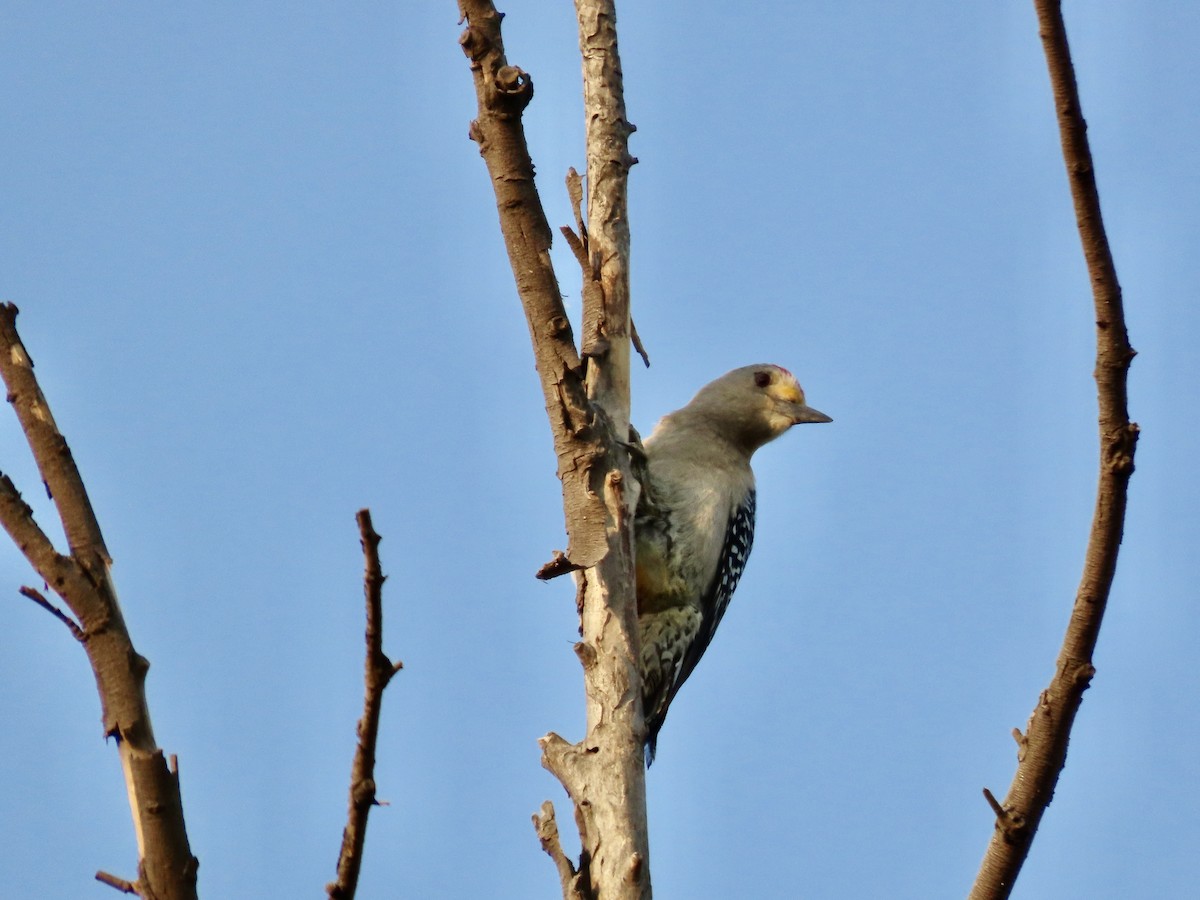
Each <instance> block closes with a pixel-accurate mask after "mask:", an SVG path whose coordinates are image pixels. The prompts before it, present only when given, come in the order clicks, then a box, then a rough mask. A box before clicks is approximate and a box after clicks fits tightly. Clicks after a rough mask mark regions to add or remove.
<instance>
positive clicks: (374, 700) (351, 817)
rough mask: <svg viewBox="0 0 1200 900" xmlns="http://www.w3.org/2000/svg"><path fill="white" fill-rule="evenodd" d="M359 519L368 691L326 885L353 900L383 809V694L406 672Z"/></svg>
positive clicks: (365, 517)
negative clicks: (389, 646) (379, 790)
mask: <svg viewBox="0 0 1200 900" xmlns="http://www.w3.org/2000/svg"><path fill="white" fill-rule="evenodd" d="M357 520H358V531H359V535H360V537H361V539H362V548H363V560H364V569H365V571H364V573H363V593H364V594H365V595H366V601H367V631H366V646H367V649H366V661H365V663H364V672H365V674H364V682H365V687H364V692H363V694H364V696H363V714H362V718H361V719H359V720H358V729H357V733H358V745H357V746H356V747H355V749H354V763H353V764H352V766H351V769H350V806H349V811H348V812H347V814H346V827H345V829H344V830H343V831H342V849H341V853H340V854H339V856H338V865H337V881H334V882H330V883H329V884H327V885H326V886H325V891H326V893H327V894H328V896H329V897H330V898H331V900H350V898H352V897H353V896H354V893H355V891H357V890H358V875H359V872H360V871H361V869H362V859H363V846H364V844H365V842H366V839H367V817H368V816H369V815H370V814H371V807H373V806H380V805H382V804H380V803H379V801H378V800H377V799H376V798H375V746H376V743H377V741H378V739H379V716H380V710H381V709H382V706H383V692H384V690H385V689H386V688H387V686H388V683H389V682H390V681H391V680H392V677H393V676H394V675H395V674H396V673H397V672H399V671H400V670H401V669H402V668H404V664H403V663H401V662H399V661H397V662H392V661H391V660H390V659H388V657H387V656H386V655H385V654H384V652H383V582H384V581H385V580H386V576H385V575H384V574H383V569H382V567H381V566H380V563H379V541H380V537H379V535H378V534H376V533H375V529H374V527H373V526H372V525H371V511H370V510H367V509H361V510H359V511H358V515H357Z"/></svg>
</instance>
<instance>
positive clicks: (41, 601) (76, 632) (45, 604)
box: [20, 585, 87, 643]
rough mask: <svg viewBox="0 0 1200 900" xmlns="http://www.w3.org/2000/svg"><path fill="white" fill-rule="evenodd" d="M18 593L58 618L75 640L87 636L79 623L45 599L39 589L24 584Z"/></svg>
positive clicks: (80, 640)
mask: <svg viewBox="0 0 1200 900" xmlns="http://www.w3.org/2000/svg"><path fill="white" fill-rule="evenodd" d="M20 593H21V595H22V596H24V597H28V598H29V599H30V600H32V601H33V602H34V603H36V604H37V605H38V606H40V607H41V608H42V609H44V610H46V612H48V613H50V615H52V616H54V618H56V619H58V621H60V622H62V623H63V624H64V625H66V626H67V630H68V631H70V632H71V636H72V637H73V638H75V640H77V641H79V642H80V643H82V642H83V641H84V640H85V639H86V638H87V635H85V634H84V633H83V629H82V628H80V627H79V624H78V623H77V622H76V621H75V620H74V619H72V618H71V617H70V616H68V615H67V614H66V613H65V612H63V611H62V610H61V609H59V608H58V607H57V606H55V605H54V604H53V603H51V602H50V601H49V600H47V599H46V598H45V597H44V596H42V594H41V592H40V591H36V590H34V589H33V588H31V587H29V586H27V585H26V586H23V587H22V588H21V589H20Z"/></svg>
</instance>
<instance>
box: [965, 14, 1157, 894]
mask: <svg viewBox="0 0 1200 900" xmlns="http://www.w3.org/2000/svg"><path fill="white" fill-rule="evenodd" d="M1034 6H1035V7H1036V9H1037V14H1038V23H1039V33H1040V35H1041V39H1042V46H1043V49H1044V50H1045V53H1046V63H1047V66H1048V68H1049V71H1050V83H1051V86H1052V87H1053V90H1054V103H1055V107H1056V109H1057V115H1058V126H1059V133H1060V136H1061V138H1062V148H1063V159H1064V161H1065V162H1066V168H1067V177H1068V180H1069V181H1070V184H1071V196H1072V197H1073V199H1074V203H1075V217H1076V220H1077V222H1078V226H1079V235H1080V240H1081V242H1082V244H1083V253H1084V257H1085V258H1086V260H1087V266H1088V273H1089V275H1090V276H1091V282H1092V294H1093V300H1094V303H1095V309H1096V370H1095V377H1096V384H1097V387H1098V394H1099V431H1100V476H1099V485H1098V488H1097V492H1096V508H1095V512H1094V514H1093V517H1092V527H1091V533H1090V535H1089V537H1088V546H1087V555H1086V558H1085V561H1084V568H1083V577H1082V579H1081V581H1080V584H1079V590H1078V592H1077V593H1076V596H1075V604H1074V607H1073V608H1072V611H1071V618H1070V621H1069V623H1068V625H1067V633H1066V636H1065V637H1064V638H1063V644H1062V649H1061V650H1060V652H1059V655H1058V662H1057V665H1056V669H1055V673H1054V678H1053V680H1052V681H1051V682H1050V685H1049V686H1048V687H1047V688H1046V689H1045V690H1044V691H1042V693H1041V696H1040V697H1039V698H1038V702H1037V706H1036V707H1035V708H1034V711H1033V715H1032V717H1031V718H1030V720H1029V724H1028V726H1027V727H1026V731H1025V734H1024V735H1021V733H1020V732H1019V731H1015V732H1014V736H1015V737H1016V738H1017V744H1018V751H1017V760H1018V762H1017V772H1016V775H1015V777H1014V778H1013V782H1012V785H1011V787H1010V788H1009V791H1008V795H1007V796H1006V797H1005V798H1004V803H1003V804H1002V805H1001V806H1000V811H999V812H997V816H996V828H995V832H994V833H993V835H992V839H991V841H990V842H989V844H988V848H987V852H986V854H985V855H984V859H983V863H982V865H981V867H980V870H979V875H978V876H977V878H976V881H975V885H974V887H973V888H972V890H971V894H970V897H971V900H984V898H989V900H990V898H1004V897H1008V896H1009V894H1010V893H1011V891H1012V888H1013V884H1014V883H1015V882H1016V879H1017V875H1018V874H1019V873H1020V871H1021V866H1022V865H1023V863H1024V862H1025V858H1026V857H1027V856H1028V854H1029V848H1030V845H1031V844H1032V841H1033V837H1034V834H1035V833H1036V832H1037V828H1038V825H1039V824H1040V822H1041V819H1042V815H1043V813H1044V812H1045V810H1046V807H1047V806H1048V805H1049V803H1050V800H1051V798H1052V797H1053V795H1054V788H1055V785H1056V784H1057V783H1058V777H1059V774H1060V773H1061V772H1062V769H1063V766H1064V765H1065V763H1066V756H1067V742H1068V738H1069V736H1070V733H1071V726H1072V724H1073V723H1074V721H1075V715H1076V713H1077V712H1078V711H1079V706H1080V704H1081V703H1082V700H1083V692H1084V691H1085V690H1087V688H1088V686H1089V684H1090V683H1091V680H1092V676H1093V675H1094V674H1095V672H1096V669H1095V667H1094V666H1093V665H1092V654H1093V652H1094V651H1095V648H1096V640H1097V638H1098V637H1099V634H1100V623H1101V621H1102V619H1103V617H1104V609H1105V606H1106V604H1107V602H1108V596H1109V591H1110V589H1111V587H1112V580H1113V574H1114V572H1115V571H1116V565H1117V553H1118V551H1119V549H1120V544H1121V535H1122V532H1123V529H1124V523H1125V505H1126V497H1127V492H1128V486H1129V478H1130V476H1131V475H1132V474H1133V456H1134V451H1135V449H1136V446H1137V437H1138V427H1137V425H1136V424H1134V423H1131V422H1130V421H1129V413H1128V409H1127V395H1126V377H1127V374H1128V370H1129V364H1130V362H1131V361H1132V360H1133V357H1134V350H1133V348H1132V347H1131V346H1130V345H1129V337H1128V334H1127V332H1126V328H1125V313H1124V309H1123V306H1122V302H1121V286H1120V284H1119V282H1118V281H1117V273H1116V267H1115V265H1114V264H1113V258H1112V251H1111V249H1110V247H1109V244H1108V238H1107V236H1106V235H1105V231H1104V222H1103V219H1102V218H1101V215H1100V195H1099V192H1098V191H1097V189H1096V179H1095V173H1094V170H1093V166H1092V154H1091V150H1090V149H1089V147H1088V140H1087V124H1086V123H1085V122H1084V119H1083V113H1082V109H1081V106H1080V102H1079V90H1078V86H1077V85H1076V82H1075V70H1074V67H1073V66H1072V64H1071V51H1070V47H1069V46H1068V44H1067V33H1066V28H1065V26H1064V24H1063V18H1062V8H1061V3H1060V2H1058V0H1034ZM987 796H988V797H989V800H990V802H991V804H992V805H993V808H995V807H996V801H995V798H994V797H991V796H990V792H988V795H987Z"/></svg>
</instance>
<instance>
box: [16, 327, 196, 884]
mask: <svg viewBox="0 0 1200 900" xmlns="http://www.w3.org/2000/svg"><path fill="white" fill-rule="evenodd" d="M17 312H18V311H17V308H16V307H15V306H14V305H12V304H11V303H4V304H0V375H2V376H3V378H4V383H5V385H7V387H8V400H9V402H10V403H11V404H12V406H13V409H14V410H15V411H16V414H17V419H18V420H19V421H20V423H21V429H22V431H24V433H25V438H26V440H27V441H28V442H29V446H30V449H31V450H32V451H33V456H34V460H35V462H36V463H37V467H38V471H39V472H40V474H41V477H42V481H43V483H44V484H45V486H46V490H47V491H48V492H49V494H50V496H51V497H52V498H53V500H54V503H55V506H56V508H57V510H58V515H59V518H60V519H61V521H62V526H63V531H64V532H65V534H66V536H67V544H68V546H69V548H70V556H63V555H61V554H59V553H58V552H57V551H56V550H55V549H54V546H53V544H52V543H51V542H50V540H49V539H48V538H47V537H46V535H45V533H44V532H43V531H42V530H41V529H40V528H39V527H38V525H37V523H36V522H34V520H33V513H32V511H31V510H30V508H29V507H28V505H26V504H25V503H24V502H23V501H22V500H21V497H20V494H18V493H17V490H16V488H15V486H14V485H13V484H12V482H11V481H10V480H9V479H7V478H3V479H2V480H0V524H3V526H4V528H5V530H6V531H7V532H8V534H9V536H10V537H11V538H12V539H13V542H14V543H15V544H16V545H17V546H18V547H19V548H20V550H21V552H22V553H24V554H25V558H26V559H28V560H29V563H30V565H32V566H33V567H34V569H35V570H37V572H38V574H39V575H40V576H41V577H42V579H43V581H45V582H46V584H47V585H48V586H49V587H50V588H51V589H53V590H54V592H55V593H56V594H58V596H59V597H61V598H62V600H63V602H64V603H65V604H66V606H67V608H68V609H69V610H70V611H71V613H72V614H73V615H74V616H75V623H72V624H74V625H75V628H76V629H78V633H76V632H75V630H74V629H73V630H72V633H73V634H76V637H78V638H79V639H80V641H81V643H82V644H83V647H84V649H85V651H86V652H87V655H88V661H89V662H90V663H91V666H92V672H93V673H94V674H95V677H96V687H97V690H98V692H99V695H100V705H101V709H102V719H103V723H104V735H105V737H111V738H115V739H116V743H117V748H118V752H119V753H120V755H121V764H122V769H123V771H124V774H125V784H126V788H127V789H128V792H129V806H130V810H131V812H132V815H133V824H134V830H135V832H136V834H137V842H138V857H139V863H138V879H137V881H136V882H132V883H130V882H124V881H123V880H121V879H116V878H115V876H106V877H103V878H101V880H105V881H106V882H107V883H110V884H113V883H114V882H117V881H119V882H121V883H122V884H130V886H131V887H132V888H133V889H134V891H135V892H136V893H138V894H139V895H140V896H143V897H153V898H155V900H194V898H195V897H196V871H197V868H198V866H199V862H198V860H196V858H195V857H194V856H192V853H191V848H190V846H189V844H188V839H187V830H186V827H185V824H184V818H183V803H182V800H181V798H180V794H179V779H178V776H177V773H175V772H172V771H171V770H170V769H168V767H167V764H166V760H165V759H164V757H163V752H162V750H160V749H159V747H158V746H157V744H156V743H155V740H154V730H153V728H152V726H151V724H150V709H149V706H148V705H147V703H146V693H145V682H146V672H147V670H148V669H149V667H150V664H149V662H147V660H146V659H145V657H143V656H141V655H140V654H139V653H138V652H137V651H136V650H135V649H134V647H133V642H132V640H131V639H130V636H129V631H128V629H127V628H126V626H125V620H124V618H123V617H122V615H121V608H120V604H119V603H118V601H117V592H116V588H115V586H114V585H113V581H112V578H111V573H110V566H111V563H112V559H111V557H110V556H109V554H108V550H107V548H106V547H105V545H104V538H103V536H102V534H101V531H100V524H99V522H98V521H97V519H96V515H95V512H94V511H93V509H92V504H91V501H90V500H89V499H88V495H87V490H86V488H85V487H84V484H83V479H82V478H81V477H80V474H79V470H78V469H77V468H76V466H75V460H74V458H73V457H72V455H71V450H70V447H69V446H68V445H67V440H66V438H65V437H63V435H62V433H61V432H60V431H59V430H58V426H57V425H56V424H55V422H54V416H53V415H52V414H51V412H50V405H49V404H48V403H47V402H46V398H45V396H44V395H43V394H42V389H41V387H40V386H39V385H38V382H37V379H36V378H35V376H34V374H33V361H32V360H31V359H30V358H29V354H28V353H27V352H26V350H25V346H24V345H23V344H22V343H21V338H20V336H19V335H18V333H17V325H16V319H17ZM27 596H28V594H27ZM34 599H35V602H36V598H34ZM63 617H64V618H65V614H63ZM76 623H77V624H76ZM102 874H104V873H102ZM97 877H100V876H97Z"/></svg>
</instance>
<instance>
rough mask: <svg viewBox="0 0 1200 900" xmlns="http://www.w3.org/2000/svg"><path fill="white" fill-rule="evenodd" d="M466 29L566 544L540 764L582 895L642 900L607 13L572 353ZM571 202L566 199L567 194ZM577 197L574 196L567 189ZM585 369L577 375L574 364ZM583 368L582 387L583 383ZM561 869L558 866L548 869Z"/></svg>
mask: <svg viewBox="0 0 1200 900" xmlns="http://www.w3.org/2000/svg"><path fill="white" fill-rule="evenodd" d="M459 10H460V11H461V13H462V15H463V17H464V19H466V20H467V22H468V25H467V29H466V31H465V33H464V34H463V36H462V38H461V41H460V43H461V44H462V47H463V50H464V52H465V53H466V54H467V56H468V57H469V58H470V60H471V70H472V74H473V77H474V81H475V89H476V96H477V99H478V118H477V119H476V120H475V122H473V123H472V125H471V132H470V133H471V137H472V138H473V139H474V140H475V141H476V142H478V144H479V149H480V153H481V155H482V156H483V158H484V161H485V163H486V164H487V168H488V172H489V174H490V175H491V179H492V186H493V189H494V191H495V194H496V203H497V207H498V210H499V214H500V227H501V231H502V233H503V234H504V239H505V244H506V246H507V248H508V254H509V261H510V263H511V265H512V269H513V273H514V275H515V277H516V281H517V290H518V293H519V294H520V296H521V301H522V305H523V307H524V309H525V315H526V320H527V322H528V325H529V331H530V336H531V338H532V341H533V346H534V356H535V359H536V361H537V368H538V373H539V375H540V376H541V380H542V389H543V394H544V396H545V399H546V410H547V414H548V416H549V419H550V426H551V431H552V432H553V435H554V443H555V450H556V452H557V454H558V459H559V467H558V468H559V476H560V478H562V481H563V505H564V510H565V513H566V522H567V532H568V535H569V538H570V545H569V547H568V550H567V554H566V558H565V560H557V559H556V561H555V562H553V563H551V564H548V565H547V566H545V567H543V569H542V572H541V573H540V574H542V575H543V576H544V577H552V576H553V575H555V574H561V573H562V572H565V571H577V572H578V574H577V585H578V597H579V608H580V614H581V621H580V624H581V629H580V630H581V635H582V641H581V643H580V644H579V645H578V646H577V648H576V649H577V652H578V654H579V657H580V659H581V661H582V662H583V664H584V684H585V689H586V693H587V735H586V737H585V738H584V740H583V741H582V742H581V743H580V744H577V745H572V744H569V743H567V742H566V741H564V740H563V739H562V738H559V737H558V736H557V735H552V734H551V735H547V736H546V737H545V738H543V739H542V741H541V744H542V747H543V756H542V764H543V765H544V766H545V767H546V768H548V769H549V770H550V771H552V772H553V773H554V774H555V775H556V776H557V777H558V778H559V780H560V781H561V782H562V784H563V786H564V787H565V788H566V790H567V792H568V794H570V796H571V798H572V800H573V801H574V803H575V811H576V822H577V823H578V825H579V829H580V837H581V842H582V852H581V857H580V864H579V866H578V869H577V874H576V877H577V881H576V884H577V885H578V887H577V888H576V889H577V890H578V891H579V892H580V893H581V894H582V895H583V896H593V895H595V896H603V897H605V898H613V900H617V898H643V897H648V896H650V876H649V843H648V838H647V829H646V819H645V770H644V768H643V764H642V754H641V748H642V738H643V736H644V733H645V724H644V722H643V717H642V713H641V677H640V674H639V672H638V667H637V663H636V660H637V652H636V651H637V646H636V642H637V609H636V599H635V592H634V579H633V536H632V531H633V512H632V511H633V509H634V507H635V505H636V503H637V493H638V483H637V481H636V479H634V478H633V476H632V474H631V469H630V460H629V453H628V451H627V449H626V440H627V437H628V435H629V332H630V325H629V322H630V317H629V286H628V285H629V281H628V253H629V233H628V216H627V211H626V202H625V185H626V176H627V174H628V169H629V166H630V165H631V164H632V162H633V160H632V158H631V157H630V156H629V154H628V151H627V143H628V141H627V139H628V136H629V133H630V131H631V130H632V127H631V126H630V125H629V124H628V122H627V121H626V119H625V114H624V107H623V101H622V99H621V79H620V62H619V59H618V57H617V53H616V31H615V21H616V20H615V13H614V12H613V8H612V4H611V3H585V2H580V3H579V4H578V5H577V7H576V10H577V14H578V17H579V23H580V48H581V51H582V52H583V56H584V70H585V89H584V93H585V104H586V117H587V121H588V148H589V149H588V179H589V196H588V216H589V218H588V222H587V226H586V228H585V227H584V226H583V223H582V221H581V218H582V217H580V216H578V215H577V223H576V224H577V227H578V228H579V231H580V234H579V235H578V237H577V239H576V241H574V242H573V243H572V248H573V249H574V250H575V252H576V258H577V260H579V262H580V264H581V268H582V269H583V272H584V314H583V352H582V357H583V359H582V360H581V358H580V354H579V353H577V352H576V350H575V345H574V339H573V337H572V335H571V331H570V325H569V324H568V322H567V319H566V313H565V310H564V308H563V304H562V298H561V296H560V295H559V292H558V283H557V280H556V278H555V277H554V272H553V269H552V267H551V265H550V257H549V253H548V250H549V247H550V240H551V233H550V229H549V227H548V225H547V223H546V218H545V214H544V212H543V211H542V207H541V202H540V200H539V198H538V195H537V190H536V187H535V185H534V181H533V164H532V161H531V160H530V158H529V152H528V149H527V145H526V142H525V136H524V130H523V126H522V123H521V113H522V111H523V110H524V108H525V106H526V105H527V104H528V102H529V100H530V98H531V97H532V94H533V81H532V79H531V78H530V76H529V75H528V73H526V72H524V71H523V70H521V69H519V68H517V67H515V66H511V65H510V64H509V63H508V61H507V59H506V57H505V55H504V45H503V40H502V38H501V34H500V16H499V14H498V13H497V12H496V9H495V7H494V6H493V4H492V3H491V2H484V0H459ZM572 193H576V194H577V192H576V191H575V190H573V189H572ZM577 195H578V194H577ZM585 362H586V366H587V368H586V373H585V370H584V367H583V366H584V363H585ZM585 374H586V384H585ZM560 868H561V867H560Z"/></svg>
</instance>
